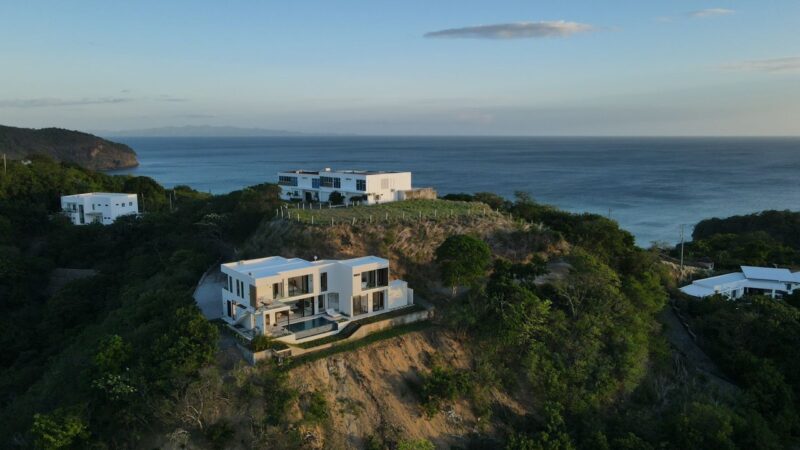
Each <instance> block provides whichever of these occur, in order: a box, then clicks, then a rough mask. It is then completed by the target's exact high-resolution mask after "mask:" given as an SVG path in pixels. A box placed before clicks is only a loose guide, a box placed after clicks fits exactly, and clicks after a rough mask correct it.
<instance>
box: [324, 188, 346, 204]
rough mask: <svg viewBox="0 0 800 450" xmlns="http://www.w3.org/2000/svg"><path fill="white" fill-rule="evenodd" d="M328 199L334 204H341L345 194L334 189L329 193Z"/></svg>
mask: <svg viewBox="0 0 800 450" xmlns="http://www.w3.org/2000/svg"><path fill="white" fill-rule="evenodd" d="M328 201H329V202H331V204H332V205H341V204H343V203H344V195H342V194H340V193H339V192H338V191H333V192H331V193H330V195H328Z"/></svg>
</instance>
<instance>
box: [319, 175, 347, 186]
mask: <svg viewBox="0 0 800 450" xmlns="http://www.w3.org/2000/svg"><path fill="white" fill-rule="evenodd" d="M319 185H320V186H322V187H327V188H336V189H339V188H341V187H342V179H341V178H339V177H319Z"/></svg>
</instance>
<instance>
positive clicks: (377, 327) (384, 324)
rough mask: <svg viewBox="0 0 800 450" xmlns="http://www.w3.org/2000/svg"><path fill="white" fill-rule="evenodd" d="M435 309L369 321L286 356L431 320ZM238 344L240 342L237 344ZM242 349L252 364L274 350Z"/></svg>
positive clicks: (296, 348) (317, 349) (267, 356)
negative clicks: (336, 338) (339, 337)
mask: <svg viewBox="0 0 800 450" xmlns="http://www.w3.org/2000/svg"><path fill="white" fill-rule="evenodd" d="M433 314H434V310H433V309H426V310H424V311H415V312H412V313H409V314H406V315H403V316H399V317H392V318H390V319H385V320H380V321H378V322H373V323H369V324H366V325H362V326H361V327H359V329H358V330H356V331H355V333H353V334H352V335H350V337H348V338H345V339H342V340H339V341H336V342H329V343H327V344H323V345H320V346H318V347H313V348H307V349H306V348H300V347H291V348H290V349H289V350H290V352H286V353H285V354H284V356H300V355H305V354H306V353H314V352H318V351H320V350H325V349H328V348H331V347H334V346H336V345H341V344H344V343H346V342H351V341H356V340H358V339H361V338H364V337H366V336H369V335H370V334H372V333H376V332H378V331H382V330H385V329H388V328H392V327H396V326H400V325H407V324H410V323H415V322H422V321H424V320H429V319H431V318H433ZM334 334H335V333H330V334H325V335H321V336H318V337H317V338H321V337H325V336H329V335H334ZM237 345H238V344H237ZM239 348H240V349H241V350H242V354H243V355H244V357H245V359H246V360H247V361H249V362H250V364H255V363H256V362H258V361H261V360H263V359H267V358H270V357H272V356H273V352H272V351H271V350H265V351H263V352H258V353H256V354H253V353H252V352H250V351H249V350H247V349H246V348H244V347H241V346H239Z"/></svg>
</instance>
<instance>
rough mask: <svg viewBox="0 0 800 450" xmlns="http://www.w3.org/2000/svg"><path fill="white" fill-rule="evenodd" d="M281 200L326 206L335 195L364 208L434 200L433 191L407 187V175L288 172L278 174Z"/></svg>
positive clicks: (322, 171) (366, 171) (403, 173)
mask: <svg viewBox="0 0 800 450" xmlns="http://www.w3.org/2000/svg"><path fill="white" fill-rule="evenodd" d="M278 185H280V186H281V198H282V199H284V200H301V201H304V202H327V201H329V198H330V195H331V194H332V193H334V192H338V193H339V194H341V195H342V196H343V198H344V199H345V201H348V202H350V201H361V202H364V203H365V204H368V205H373V204H376V203H387V202H394V201H398V200H406V199H410V198H431V197H432V198H435V197H436V192H435V191H434V190H433V189H429V188H425V189H414V188H412V187H411V172H383V171H371V170H331V169H330V168H325V169H324V170H319V171H311V170H290V171H286V172H278Z"/></svg>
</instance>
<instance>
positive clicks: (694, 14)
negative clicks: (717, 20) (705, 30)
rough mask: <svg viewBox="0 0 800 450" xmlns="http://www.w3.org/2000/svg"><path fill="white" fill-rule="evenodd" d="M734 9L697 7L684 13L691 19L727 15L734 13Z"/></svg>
mask: <svg viewBox="0 0 800 450" xmlns="http://www.w3.org/2000/svg"><path fill="white" fill-rule="evenodd" d="M735 12H736V11H734V10H732V9H726V8H708V9H698V10H697V11H690V12H688V13H686V15H687V16H689V17H691V18H692V19H704V18H706V17H714V16H729V15H731V14H734V13H735Z"/></svg>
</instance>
